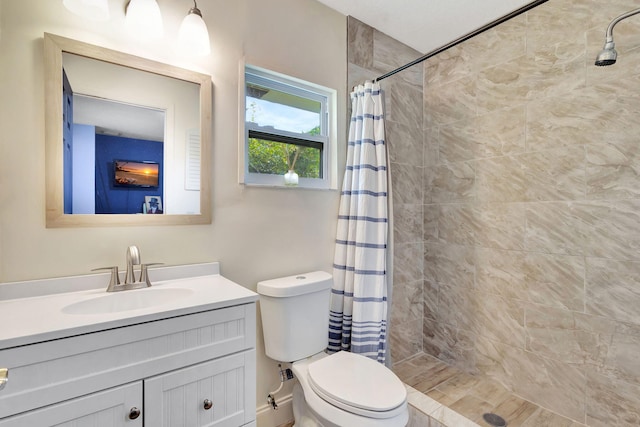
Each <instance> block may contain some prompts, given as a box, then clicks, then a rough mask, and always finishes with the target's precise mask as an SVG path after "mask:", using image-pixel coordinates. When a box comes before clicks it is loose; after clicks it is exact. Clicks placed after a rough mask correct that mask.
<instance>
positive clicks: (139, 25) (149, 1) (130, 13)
mask: <svg viewBox="0 0 640 427" xmlns="http://www.w3.org/2000/svg"><path fill="white" fill-rule="evenodd" d="M125 25H126V26H127V28H128V29H129V30H130V31H132V32H134V33H135V34H137V35H138V36H139V37H140V38H142V39H147V40H149V39H158V38H160V37H162V33H163V28H162V15H161V14H160V6H158V3H157V2H156V0H130V1H129V3H128V4H127V8H126V16H125Z"/></svg>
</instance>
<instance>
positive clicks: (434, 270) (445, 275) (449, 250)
mask: <svg viewBox="0 0 640 427" xmlns="http://www.w3.org/2000/svg"><path fill="white" fill-rule="evenodd" d="M474 276H475V256H474V250H473V248H469V247H467V246H461V245H451V244H443V243H425V245H424V278H425V279H427V280H429V281H431V282H434V283H438V284H441V285H450V286H452V285H455V286H457V287H464V288H467V289H473V287H474Z"/></svg>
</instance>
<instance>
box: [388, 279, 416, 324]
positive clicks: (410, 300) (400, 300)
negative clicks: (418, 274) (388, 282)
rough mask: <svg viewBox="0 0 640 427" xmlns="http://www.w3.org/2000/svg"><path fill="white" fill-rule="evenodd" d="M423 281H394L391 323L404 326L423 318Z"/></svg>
mask: <svg viewBox="0 0 640 427" xmlns="http://www.w3.org/2000/svg"><path fill="white" fill-rule="evenodd" d="M422 301H423V298H422V280H419V281H413V282H404V283H403V282H397V281H395V280H394V286H393V296H392V306H391V323H392V324H394V325H395V324H396V323H397V324H398V325H404V324H407V323H409V322H412V321H415V320H422V317H423V311H422V310H423V303H422Z"/></svg>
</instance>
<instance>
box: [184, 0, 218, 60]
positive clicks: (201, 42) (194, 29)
mask: <svg viewBox="0 0 640 427" xmlns="http://www.w3.org/2000/svg"><path fill="white" fill-rule="evenodd" d="M194 3H195V2H194ZM178 48H179V50H180V51H181V52H184V53H186V54H188V55H194V56H205V55H209V53H211V46H210V44H209V31H208V30H207V24H205V22H204V20H203V19H202V13H200V9H198V7H197V6H196V7H194V8H192V9H191V10H189V13H188V14H187V16H185V17H184V19H183V20H182V24H181V25H180V31H179V32H178Z"/></svg>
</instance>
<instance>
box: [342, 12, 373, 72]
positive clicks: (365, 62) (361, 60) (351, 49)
mask: <svg viewBox="0 0 640 427" xmlns="http://www.w3.org/2000/svg"><path fill="white" fill-rule="evenodd" d="M347 28H348V31H347V51H348V53H349V62H351V63H353V64H355V65H357V66H359V67H362V68H366V69H371V68H373V32H374V29H373V27H371V26H369V25H367V24H365V23H363V22H361V21H359V20H357V19H356V18H354V17H353V16H349V17H347Z"/></svg>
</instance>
